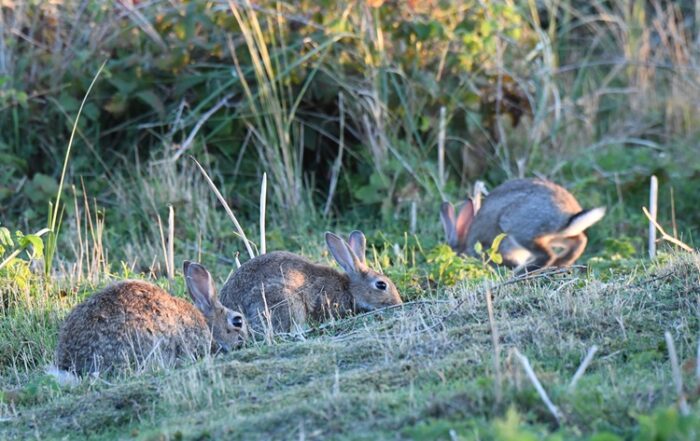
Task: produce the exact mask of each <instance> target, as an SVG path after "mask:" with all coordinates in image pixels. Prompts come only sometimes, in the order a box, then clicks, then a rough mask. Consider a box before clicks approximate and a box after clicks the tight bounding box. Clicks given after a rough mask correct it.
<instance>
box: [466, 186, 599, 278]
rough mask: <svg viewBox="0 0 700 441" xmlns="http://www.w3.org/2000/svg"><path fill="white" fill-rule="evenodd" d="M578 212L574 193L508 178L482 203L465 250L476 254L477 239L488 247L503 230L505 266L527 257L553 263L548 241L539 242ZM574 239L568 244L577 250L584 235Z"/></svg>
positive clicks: (473, 254)
mask: <svg viewBox="0 0 700 441" xmlns="http://www.w3.org/2000/svg"><path fill="white" fill-rule="evenodd" d="M581 212H582V209H581V206H580V205H579V203H578V201H576V199H575V198H574V196H573V195H572V194H571V193H569V192H568V191H567V190H566V189H564V188H563V187H561V186H559V185H557V184H554V183H553V182H550V181H546V180H542V179H515V180H512V181H508V182H506V183H504V184H502V185H500V186H498V187H497V188H495V189H494V190H493V191H492V192H491V193H490V194H489V196H488V197H487V198H486V200H485V201H484V202H483V204H482V206H481V209H480V210H479V212H478V214H477V215H476V217H475V219H474V221H473V222H472V224H471V227H470V229H469V233H468V235H467V249H466V250H465V251H466V252H467V253H468V254H470V255H472V256H476V252H475V251H474V245H476V243H477V242H481V244H482V245H483V246H484V247H489V246H490V245H491V243H492V242H493V240H494V239H495V238H496V236H497V235H499V234H501V233H505V234H506V238H505V239H504V240H503V242H502V243H501V247H500V249H499V250H500V252H501V254H502V255H503V257H504V260H505V263H506V264H507V265H508V266H511V267H515V266H519V265H521V264H522V263H524V262H526V261H528V260H532V261H534V262H536V265H535V266H547V265H548V264H552V263H553V262H552V261H551V258H552V256H553V255H552V254H551V251H550V250H549V249H548V246H549V243H543V240H545V239H544V238H547V237H549V236H556V235H557V233H558V232H561V231H563V230H564V229H565V228H566V227H567V225H568V224H569V222H570V221H571V219H572V218H573V217H574V216H576V215H577V214H579V213H581ZM580 236H582V237H580ZM572 240H573V239H572ZM575 240H576V243H575V244H572V246H574V248H575V249H579V248H581V246H580V242H581V241H582V240H585V235H583V234H581V235H576V239H575ZM583 246H584V247H585V243H584V244H583ZM578 254H579V255H580V253H578ZM576 257H578V255H577V256H576Z"/></svg>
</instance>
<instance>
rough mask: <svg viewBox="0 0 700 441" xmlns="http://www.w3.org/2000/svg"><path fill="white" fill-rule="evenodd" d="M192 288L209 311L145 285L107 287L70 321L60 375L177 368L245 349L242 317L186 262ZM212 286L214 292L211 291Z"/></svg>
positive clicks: (60, 349) (63, 336) (59, 357)
mask: <svg viewBox="0 0 700 441" xmlns="http://www.w3.org/2000/svg"><path fill="white" fill-rule="evenodd" d="M184 268H185V278H186V282H187V284H188V287H189V286H190V285H191V284H193V283H194V284H198V285H199V286H200V288H201V289H200V290H199V291H198V292H197V293H194V294H193V293H192V292H190V295H192V296H193V297H195V296H198V297H199V299H200V301H199V302H198V304H199V303H201V304H202V305H204V306H203V308H204V309H203V310H201V311H200V309H198V308H196V307H195V306H194V305H192V304H191V303H189V302H187V301H186V300H183V299H180V298H177V297H173V296H171V295H170V294H168V293H167V292H165V291H164V290H162V289H161V288H159V287H158V286H156V285H153V284H151V283H148V282H145V281H142V280H126V281H121V282H117V283H114V284H112V285H109V286H107V287H106V288H104V289H103V290H101V291H99V292H97V293H95V294H93V295H92V296H90V297H89V298H88V299H86V300H85V301H84V302H83V303H81V304H79V305H78V306H76V307H75V308H74V309H73V311H71V313H70V314H69V315H68V317H67V318H66V320H65V321H64V323H63V325H62V327H61V330H60V333H59V337H58V346H57V349H56V365H57V366H58V368H59V369H63V370H67V371H73V372H76V373H78V374H83V373H87V372H99V371H102V372H104V371H109V370H112V369H115V368H121V367H124V366H127V365H130V364H132V363H136V364H140V363H143V362H145V361H148V360H158V361H159V362H163V363H164V364H171V363H173V362H175V361H176V360H178V359H182V358H197V357H200V356H202V355H204V354H205V353H207V352H209V351H210V350H217V349H224V350H227V349H231V348H233V347H236V346H240V345H241V344H242V343H243V341H244V340H245V338H246V336H247V327H246V324H245V321H243V324H242V326H233V324H232V321H233V319H234V318H235V317H239V320H240V319H241V318H242V316H241V314H240V313H237V312H234V311H231V310H230V309H228V308H226V307H224V306H223V305H222V304H221V303H220V302H219V300H218V299H217V297H216V292H215V291H213V289H214V288H213V283H211V284H209V281H210V280H211V276H210V275H209V273H208V272H207V270H206V269H204V267H203V266H201V265H199V264H196V263H190V262H185V266H184ZM207 285H208V286H207Z"/></svg>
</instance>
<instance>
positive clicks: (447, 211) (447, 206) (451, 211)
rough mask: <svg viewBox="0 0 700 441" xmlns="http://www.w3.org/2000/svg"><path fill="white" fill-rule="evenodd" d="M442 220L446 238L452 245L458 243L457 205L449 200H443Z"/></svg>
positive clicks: (441, 208) (441, 207)
mask: <svg viewBox="0 0 700 441" xmlns="http://www.w3.org/2000/svg"><path fill="white" fill-rule="evenodd" d="M440 220H442V227H443V228H444V229H445V239H447V243H448V244H450V246H454V245H455V244H456V237H455V236H456V234H455V207H453V206H452V204H451V203H449V202H443V203H442V205H441V206H440Z"/></svg>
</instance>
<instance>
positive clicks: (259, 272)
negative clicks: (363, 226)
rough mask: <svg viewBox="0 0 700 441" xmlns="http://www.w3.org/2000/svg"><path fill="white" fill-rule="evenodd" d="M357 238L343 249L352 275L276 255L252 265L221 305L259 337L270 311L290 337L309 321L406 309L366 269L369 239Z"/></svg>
mask: <svg viewBox="0 0 700 441" xmlns="http://www.w3.org/2000/svg"><path fill="white" fill-rule="evenodd" d="M353 235H354V236H353ZM353 235H351V244H352V245H348V244H347V243H345V242H344V241H343V243H344V244H345V245H346V246H347V249H348V250H350V254H349V255H351V256H352V257H353V259H356V262H355V268H356V270H352V269H350V270H349V269H348V268H347V267H346V266H345V265H343V263H341V265H343V267H344V268H345V269H346V271H348V272H347V273H345V274H344V273H340V272H339V271H337V270H335V269H333V268H331V267H328V266H324V265H317V264H315V263H312V262H310V261H309V260H307V259H306V258H304V257H302V256H299V255H297V254H293V253H289V252H286V251H275V252H271V253H268V254H264V255H262V256H258V257H256V258H254V259H252V260H249V261H248V262H246V263H244V264H243V265H242V266H241V267H240V268H239V269H238V270H236V272H235V273H234V274H233V276H232V277H231V278H230V279H229V281H228V282H226V284H225V285H224V286H223V288H221V302H222V303H223V304H224V305H226V306H228V307H229V308H233V309H237V310H239V311H241V312H243V314H244V315H245V317H246V319H247V321H248V324H249V326H250V327H251V329H253V330H255V331H257V332H262V331H263V330H264V329H265V327H266V326H267V318H266V316H265V311H266V310H267V311H269V312H270V317H269V319H270V322H271V324H272V328H273V329H274V330H275V331H276V332H289V331H290V330H292V329H293V326H294V324H299V325H302V324H304V323H306V322H307V321H308V320H309V319H311V320H314V321H319V322H320V321H324V320H327V319H329V318H331V317H344V316H346V315H349V314H353V313H356V312H358V311H367V310H373V309H377V308H381V307H384V306H390V305H397V304H401V298H400V297H399V293H398V291H397V290H396V287H395V286H394V284H393V283H392V282H391V280H389V279H388V278H387V277H386V276H383V275H382V274H379V273H377V272H376V271H373V270H371V269H369V268H368V267H367V266H366V265H365V262H364V252H365V250H364V247H365V245H364V236H363V235H361V233H360V232H354V233H353ZM333 236H334V237H336V238H337V236H335V235H333ZM338 239H339V240H342V239H340V238H338ZM353 239H356V240H353ZM327 240H328V235H327ZM329 247H330V245H329ZM359 254H361V256H362V257H361V258H360V257H359ZM336 259H338V257H336ZM339 263H340V262H339ZM378 281H382V282H384V283H386V285H387V289H386V290H384V291H380V290H379V289H376V288H375V286H376V285H375V284H376V283H377V282H378ZM263 293H264V298H263Z"/></svg>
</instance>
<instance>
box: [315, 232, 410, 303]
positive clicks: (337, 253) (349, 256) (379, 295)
mask: <svg viewBox="0 0 700 441" xmlns="http://www.w3.org/2000/svg"><path fill="white" fill-rule="evenodd" d="M366 243H367V241H366V239H365V235H364V234H362V232H361V231H353V232H352V233H351V234H350V239H349V241H348V242H346V241H345V240H343V239H342V238H341V237H340V236H337V235H335V234H333V233H330V232H327V233H326V245H327V246H328V250H329V251H330V253H331V254H332V255H333V257H334V258H335V260H336V262H338V265H340V266H341V267H342V268H343V269H344V270H345V272H346V273H347V274H348V277H349V279H350V287H349V291H350V293H351V295H352V298H353V303H354V307H355V309H356V310H358V311H372V310H374V309H378V308H382V307H385V306H391V305H400V304H401V303H403V302H402V301H401V297H400V296H399V291H398V290H397V289H396V286H395V285H394V283H393V282H392V281H391V280H389V278H388V277H386V276H385V275H383V274H380V273H378V272H377V271H374V270H372V269H370V268H369V267H368V266H367V263H366V261H365V247H366Z"/></svg>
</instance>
